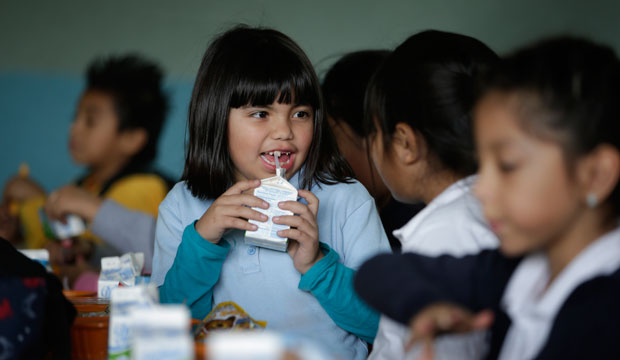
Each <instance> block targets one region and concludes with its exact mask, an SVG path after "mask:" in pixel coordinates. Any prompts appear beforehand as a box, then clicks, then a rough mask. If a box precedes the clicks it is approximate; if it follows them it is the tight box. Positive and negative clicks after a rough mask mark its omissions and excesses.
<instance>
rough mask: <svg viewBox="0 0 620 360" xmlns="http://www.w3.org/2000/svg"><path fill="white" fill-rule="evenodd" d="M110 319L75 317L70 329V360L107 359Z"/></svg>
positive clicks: (104, 317)
mask: <svg viewBox="0 0 620 360" xmlns="http://www.w3.org/2000/svg"><path fill="white" fill-rule="evenodd" d="M109 323H110V317H108V316H93V317H77V318H75V322H74V323H73V327H71V358H72V359H80V360H99V359H101V360H105V359H107V358H108V327H109Z"/></svg>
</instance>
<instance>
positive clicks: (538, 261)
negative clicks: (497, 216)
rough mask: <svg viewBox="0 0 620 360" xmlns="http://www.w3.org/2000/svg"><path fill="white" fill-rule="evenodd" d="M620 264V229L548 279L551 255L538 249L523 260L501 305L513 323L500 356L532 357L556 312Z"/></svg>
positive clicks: (510, 282) (610, 233) (543, 338)
mask: <svg viewBox="0 0 620 360" xmlns="http://www.w3.org/2000/svg"><path fill="white" fill-rule="evenodd" d="M618 267H620V228H616V229H615V230H613V231H611V232H609V233H607V234H605V235H603V236H601V237H600V238H598V239H597V240H596V241H594V242H593V243H592V244H590V245H588V247H586V248H585V249H584V250H583V251H581V253H579V255H577V256H576V257H575V258H574V259H573V260H572V261H571V262H570V263H569V264H568V265H567V266H566V267H565V268H564V270H562V272H560V274H559V275H558V276H557V278H556V279H555V280H553V282H552V283H551V284H550V285H549V287H548V288H547V290H546V291H545V287H546V284H547V283H548V282H549V278H550V276H551V275H550V269H549V261H548V258H547V257H546V256H545V255H544V254H543V253H542V252H538V253H535V254H532V255H529V256H527V257H526V258H525V259H523V260H522V261H521V262H520V263H519V265H518V266H517V268H516V269H515V272H514V273H513V275H512V276H511V278H510V280H509V281H508V285H507V286H506V291H505V292H504V295H503V297H502V303H501V306H502V308H503V310H504V311H505V312H506V313H507V314H508V316H509V317H510V319H511V321H512V323H511V326H510V328H509V329H508V333H507V334H506V339H505V340H504V344H503V346H502V350H501V353H500V357H499V358H500V359H502V360H509V359H532V358H533V357H535V356H536V355H538V353H539V352H540V351H541V350H542V348H543V346H544V344H545V343H546V342H547V338H548V336H549V333H550V331H551V326H552V325H553V322H554V320H555V317H556V315H557V313H558V312H559V311H560V309H561V308H562V305H563V304H564V303H565V302H566V300H567V299H568V297H569V296H570V294H572V293H573V291H574V290H575V289H576V288H577V287H578V286H579V285H581V284H583V283H584V282H586V281H588V280H591V279H593V278H595V277H598V276H604V275H610V274H612V273H613V272H615V271H616V270H617V269H618Z"/></svg>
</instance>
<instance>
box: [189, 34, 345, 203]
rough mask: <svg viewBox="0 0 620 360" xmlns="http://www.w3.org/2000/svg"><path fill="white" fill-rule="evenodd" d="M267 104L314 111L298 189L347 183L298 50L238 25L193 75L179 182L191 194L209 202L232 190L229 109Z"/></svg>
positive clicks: (285, 40)
mask: <svg viewBox="0 0 620 360" xmlns="http://www.w3.org/2000/svg"><path fill="white" fill-rule="evenodd" d="M274 101H277V102H278V103H286V104H290V103H293V104H299V105H302V104H303V105H308V106H311V107H312V108H313V109H314V135H313V138H312V143H311V145H310V149H309V151H308V157H307V158H306V161H305V163H304V166H305V168H304V169H303V171H302V173H301V186H302V187H303V188H306V189H309V188H310V187H311V186H312V185H313V183H315V182H316V183H324V184H333V183H336V182H347V181H348V179H350V178H351V177H352V171H351V169H350V168H349V166H348V164H347V163H346V161H345V160H344V158H343V157H342V156H341V155H340V153H339V152H338V148H337V147H336V145H335V142H334V140H333V137H332V135H331V132H330V130H329V127H328V126H326V124H324V115H323V103H322V98H321V89H320V86H319V82H318V79H317V77H316V74H315V72H314V68H313V67H312V64H311V63H310V60H309V59H308V58H307V57H306V55H305V54H304V52H303V51H302V50H301V48H299V46H298V45H297V44H296V43H295V42H294V41H293V40H291V39H290V38H289V37H288V36H286V35H284V34H282V33H281V32H279V31H276V30H272V29H263V28H249V27H247V26H237V27H235V28H233V29H231V30H229V31H227V32H225V33H224V34H222V35H220V36H218V37H217V38H216V39H215V40H214V41H213V42H212V43H211V45H210V46H209V47H208V48H207V51H206V52H205V54H204V56H203V58H202V63H201V65H200V69H199V70H198V75H197V76H196V83H195V84H194V90H193V92H192V98H191V102H190V106H189V119H188V132H189V143H188V144H187V152H186V157H185V170H184V172H183V176H182V180H185V181H186V183H187V186H188V188H189V189H190V190H191V192H192V195H194V196H196V197H199V198H201V199H207V198H216V197H218V196H220V195H221V194H222V193H223V192H225V191H226V189H227V188H228V187H230V186H231V185H232V184H233V183H234V180H235V178H234V169H235V165H234V164H233V163H232V160H231V158H230V155H229V149H228V116H229V113H230V109H231V108H238V107H241V106H244V105H248V104H250V105H252V106H263V105H269V104H272V103H273V102H274Z"/></svg>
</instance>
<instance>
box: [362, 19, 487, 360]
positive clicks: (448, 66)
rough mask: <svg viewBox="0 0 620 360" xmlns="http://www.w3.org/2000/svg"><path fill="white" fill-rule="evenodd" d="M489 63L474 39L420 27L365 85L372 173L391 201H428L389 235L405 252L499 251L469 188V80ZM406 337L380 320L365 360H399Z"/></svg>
mask: <svg viewBox="0 0 620 360" xmlns="http://www.w3.org/2000/svg"><path fill="white" fill-rule="evenodd" d="M496 61H497V56H496V55H495V53H493V51H492V50H491V49H489V48H488V47H487V46H486V45H484V44H483V43H481V42H480V41H478V40H476V39H473V38H471V37H467V36H463V35H458V34H453V33H447V32H440V31H425V32H422V33H419V34H416V35H413V36H411V37H410V38H409V39H407V40H406V41H405V42H404V43H403V44H402V45H400V46H399V47H398V48H396V50H395V51H394V52H393V53H392V54H390V55H389V57H388V58H387V60H386V61H385V62H384V64H383V65H382V67H380V69H379V70H378V72H377V73H376V74H375V76H374V78H373V80H372V81H371V84H370V86H369V89H368V92H367V94H366V110H367V111H366V112H367V114H366V118H367V119H366V122H367V127H368V128H369V129H370V134H371V135H370V143H371V145H370V148H371V156H372V158H373V161H374V163H375V165H376V168H377V169H378V171H379V174H380V175H381V178H382V179H383V181H384V182H385V184H386V185H387V186H388V188H389V190H390V192H391V193H392V196H393V197H394V198H395V199H397V200H399V201H402V202H405V203H417V202H423V203H425V204H427V206H426V208H424V209H423V210H422V211H421V212H420V213H418V214H417V215H416V216H415V217H413V218H412V219H411V220H410V221H409V222H408V223H407V224H406V225H405V226H404V227H402V228H401V229H399V230H396V231H394V235H395V236H396V237H397V238H398V239H399V240H400V241H401V244H402V251H403V252H417V253H420V254H424V255H439V254H451V255H457V256H460V255H465V254H471V253H477V252H478V251H480V250H481V249H485V248H490V247H495V246H497V239H496V237H495V236H494V235H493V233H492V232H491V231H490V230H489V229H488V227H487V226H486V225H485V223H484V221H483V220H482V216H481V211H480V209H479V207H478V204H477V202H476V201H475V199H474V198H473V196H472V194H471V191H470V187H471V184H472V182H473V181H474V180H475V179H474V177H473V176H471V175H472V174H473V173H474V172H475V171H476V167H477V166H476V161H475V159H474V155H473V154H474V149H473V140H472V136H471V111H472V108H473V105H474V101H475V98H476V88H477V79H478V75H479V73H480V72H481V71H482V70H483V69H484V68H486V67H488V66H490V65H492V64H493V63H495V62H496ZM407 339H408V330H407V328H406V327H405V326H403V325H401V324H398V323H395V322H393V321H391V320H390V319H389V318H387V317H385V316H383V317H382V318H381V320H380V323H379V330H378V333H377V337H376V338H375V342H374V347H373V351H372V353H371V354H370V358H371V359H375V360H376V359H402V358H404V357H405V355H406V354H405V350H404V347H405V342H406V341H407ZM482 340H483V339H482V334H477V335H475V336H468V337H463V336H460V337H454V336H452V337H449V338H445V339H441V340H440V342H441V344H440V345H439V346H438V347H437V348H438V354H440V358H472V357H477V356H478V354H479V350H480V348H481V342H482ZM412 355H413V354H409V355H408V356H412Z"/></svg>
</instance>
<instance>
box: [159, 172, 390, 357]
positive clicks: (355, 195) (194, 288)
mask: <svg viewBox="0 0 620 360" xmlns="http://www.w3.org/2000/svg"><path fill="white" fill-rule="evenodd" d="M291 183H293V184H295V183H296V177H293V179H291ZM311 191H312V192H313V193H314V194H315V195H316V196H317V197H318V198H319V200H320V203H319V211H318V214H317V221H318V224H319V240H320V242H321V243H320V246H321V250H322V251H323V253H324V254H325V257H323V258H322V259H321V260H320V261H319V262H317V263H316V264H315V265H314V266H313V267H312V268H311V269H310V270H308V272H306V274H304V275H301V274H300V273H299V272H298V271H297V270H296V269H295V268H294V266H293V262H292V259H291V258H290V256H289V255H288V254H287V253H286V252H279V251H274V250H269V249H263V248H257V247H255V246H250V245H246V244H245V242H244V239H243V232H241V231H237V230H231V231H229V232H227V233H226V234H225V235H224V237H223V238H222V240H220V242H219V243H218V244H212V243H210V242H208V241H206V240H204V239H203V238H202V237H201V236H200V235H199V234H198V233H197V231H196V230H195V229H194V226H193V223H194V221H195V220H196V219H198V218H199V217H200V216H202V214H203V213H204V212H205V211H206V209H207V208H208V206H210V205H211V203H212V200H205V201H203V200H199V199H197V198H194V197H193V196H191V193H190V192H189V190H188V189H187V187H186V186H185V184H184V183H179V184H177V185H176V186H175V187H174V188H173V190H172V191H171V192H170V193H169V194H168V196H167V197H166V199H165V200H164V201H163V202H162V204H161V205H160V213H159V216H158V224H157V230H156V241H155V256H154V259H153V275H152V281H153V282H155V283H156V284H157V285H160V296H161V301H162V302H172V303H182V302H185V303H186V304H188V305H189V306H190V308H191V311H192V315H193V317H195V318H203V317H204V316H206V315H207V314H208V313H209V312H210V311H211V309H212V307H213V306H214V305H215V304H218V303H220V302H224V301H234V302H235V303H237V304H238V305H240V306H241V307H242V308H244V309H245V310H246V312H248V314H250V316H252V317H253V318H255V319H257V320H264V321H266V322H267V327H268V328H271V329H272V330H275V331H282V332H285V333H287V334H289V335H290V334H294V335H299V336H303V337H306V338H309V339H311V340H315V341H316V342H318V343H320V344H321V345H322V346H323V347H324V348H325V349H327V351H329V352H332V353H333V354H335V355H339V356H342V357H344V358H347V359H364V358H365V357H366V356H367V350H366V346H365V344H364V342H363V341H366V342H372V341H373V339H374V336H375V334H376V331H377V326H378V314H377V313H376V312H374V311H373V310H371V309H370V308H369V307H368V306H367V305H366V304H365V303H364V302H363V301H361V300H360V298H359V297H358V296H357V294H356V293H355V292H354V291H353V275H354V273H355V270H354V269H357V268H358V267H359V266H360V265H361V263H362V262H363V261H365V260H366V259H368V258H369V257H371V256H373V255H374V254H377V253H379V252H388V251H389V245H388V241H387V238H386V236H385V233H384V231H383V228H382V226H381V222H380V220H379V216H378V214H377V211H376V209H375V206H374V201H373V200H372V198H371V197H370V195H368V193H367V191H366V190H365V189H364V188H363V186H361V185H360V184H359V183H357V182H356V183H354V184H336V185H321V187H320V188H319V187H318V186H315V187H314V188H313V189H312V190H311ZM362 340H363V341H362Z"/></svg>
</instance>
